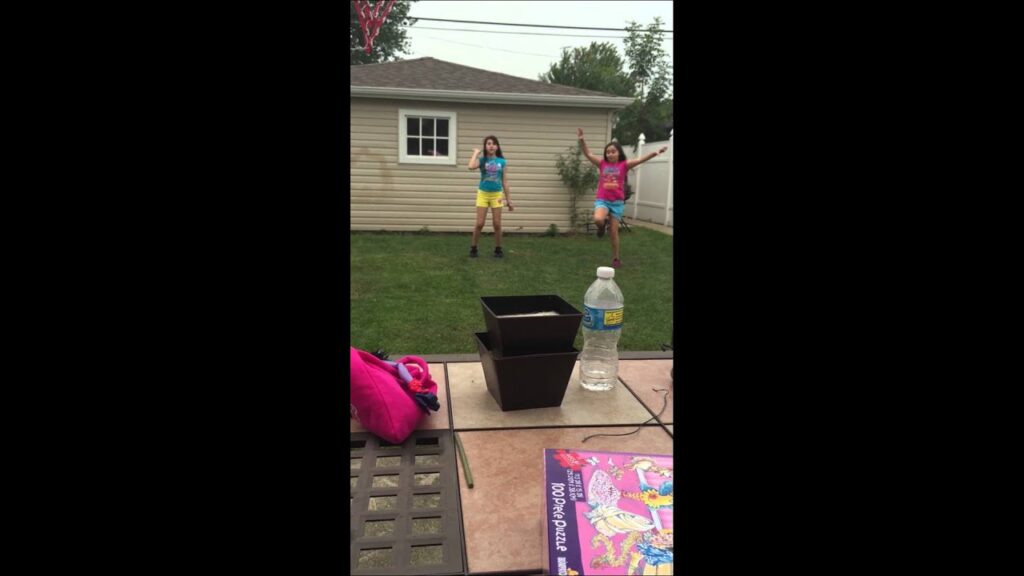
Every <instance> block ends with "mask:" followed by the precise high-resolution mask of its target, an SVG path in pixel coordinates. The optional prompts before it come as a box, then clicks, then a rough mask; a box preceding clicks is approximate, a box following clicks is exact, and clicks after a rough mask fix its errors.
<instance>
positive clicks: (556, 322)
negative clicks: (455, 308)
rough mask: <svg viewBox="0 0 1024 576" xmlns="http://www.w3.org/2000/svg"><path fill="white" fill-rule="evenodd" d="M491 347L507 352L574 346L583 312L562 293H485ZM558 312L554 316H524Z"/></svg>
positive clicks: (563, 349)
mask: <svg viewBox="0 0 1024 576" xmlns="http://www.w3.org/2000/svg"><path fill="white" fill-rule="evenodd" d="M480 306H481V307H482V308H483V310H484V322H485V323H486V324H487V335H488V336H489V337H490V343H491V348H492V349H493V350H497V351H498V352H500V353H501V354H502V355H503V356H518V355H529V354H541V353H547V352H556V353H557V352H567V351H569V350H572V349H573V348H572V345H573V341H574V340H575V339H576V332H577V331H578V330H579V328H580V322H581V321H582V320H583V313H582V312H580V311H579V310H577V309H576V308H574V307H573V306H572V304H569V303H568V302H566V301H565V300H563V299H562V298H561V297H559V296H555V295H553V294H546V295H542V296H483V297H481V298H480ZM538 312H555V313H556V315H553V316H521V315H522V314H535V313H538Z"/></svg>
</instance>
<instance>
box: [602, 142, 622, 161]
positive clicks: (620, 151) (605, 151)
mask: <svg viewBox="0 0 1024 576" xmlns="http://www.w3.org/2000/svg"><path fill="white" fill-rule="evenodd" d="M609 146H615V148H616V149H617V150H618V151H619V162H624V161H625V160H626V151H625V150H623V149H622V144H619V141H618V140H612V141H611V142H609V143H607V144H605V145H604V150H603V151H602V152H601V156H603V157H604V161H605V162H607V161H608V147H609Z"/></svg>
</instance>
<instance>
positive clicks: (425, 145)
mask: <svg viewBox="0 0 1024 576" xmlns="http://www.w3.org/2000/svg"><path fill="white" fill-rule="evenodd" d="M455 116H456V114H455V112H445V111H442V110H412V109H408V108H400V109H399V110H398V162H399V163H401V164H451V165H454V164H455V150H456V142H455V134H456V124H455V120H456V118H455Z"/></svg>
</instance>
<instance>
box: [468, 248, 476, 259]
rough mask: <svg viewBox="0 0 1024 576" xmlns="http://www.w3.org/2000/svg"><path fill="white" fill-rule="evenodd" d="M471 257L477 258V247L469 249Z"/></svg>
mask: <svg viewBox="0 0 1024 576" xmlns="http://www.w3.org/2000/svg"><path fill="white" fill-rule="evenodd" d="M469 257H470V258H476V246H470V247H469Z"/></svg>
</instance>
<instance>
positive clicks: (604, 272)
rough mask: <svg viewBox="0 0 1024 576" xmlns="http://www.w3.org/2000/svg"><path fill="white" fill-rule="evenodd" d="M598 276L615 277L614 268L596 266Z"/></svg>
mask: <svg viewBox="0 0 1024 576" xmlns="http://www.w3.org/2000/svg"><path fill="white" fill-rule="evenodd" d="M597 277H598V278H615V268H612V267H611V266H598V267H597Z"/></svg>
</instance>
